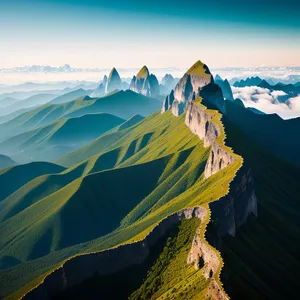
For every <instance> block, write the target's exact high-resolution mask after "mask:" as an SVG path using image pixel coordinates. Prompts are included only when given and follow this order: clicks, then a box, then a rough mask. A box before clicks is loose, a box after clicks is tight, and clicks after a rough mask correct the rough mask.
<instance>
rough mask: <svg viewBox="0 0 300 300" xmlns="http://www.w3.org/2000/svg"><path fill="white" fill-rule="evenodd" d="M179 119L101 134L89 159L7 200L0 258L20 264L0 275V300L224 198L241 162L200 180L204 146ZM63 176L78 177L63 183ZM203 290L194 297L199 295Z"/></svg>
mask: <svg viewBox="0 0 300 300" xmlns="http://www.w3.org/2000/svg"><path fill="white" fill-rule="evenodd" d="M184 119H185V115H182V116H180V117H178V118H176V117H174V116H173V115H172V114H171V113H170V112H168V113H165V114H163V115H161V114H159V113H155V114H153V115H151V116H149V117H148V118H146V119H144V120H142V121H140V122H139V123H137V124H135V125H133V126H131V127H128V128H125V129H123V130H114V131H113V132H111V133H107V134H104V135H103V136H102V137H101V139H102V140H103V139H104V140H105V138H106V139H107V144H106V145H104V146H103V144H102V143H99V144H97V143H96V144H94V143H92V144H90V145H89V147H90V148H93V147H98V148H97V151H98V153H97V154H96V155H95V156H88V157H87V158H86V159H87V160H86V161H83V162H82V161H81V162H79V164H77V165H75V166H72V167H71V168H70V169H69V170H65V171H63V172H61V173H60V174H57V175H55V177H53V176H47V177H45V176H44V177H43V176H42V177H38V178H36V179H34V180H33V181H31V182H29V183H28V184H27V185H25V186H24V187H22V188H21V189H19V190H18V191H16V192H15V193H14V194H13V195H12V196H11V197H12V198H11V199H10V200H9V201H8V199H9V198H7V199H6V200H5V202H4V205H3V208H2V209H3V211H4V213H3V214H2V215H1V217H2V220H3V222H2V223H1V226H0V241H1V251H0V256H1V258H2V260H7V258H8V257H9V259H10V260H11V261H18V262H19V264H17V265H15V266H12V267H11V268H9V269H5V270H2V271H1V272H0V278H1V280H0V282H1V283H0V285H1V286H0V290H1V295H0V296H2V297H3V296H5V295H8V294H11V293H12V292H14V291H16V290H18V289H20V288H22V287H24V286H25V285H26V284H27V283H28V284H29V285H28V286H25V290H26V289H28V288H29V287H30V286H32V284H35V282H37V281H32V280H34V279H36V280H39V279H38V278H39V276H41V275H43V274H44V273H46V272H49V271H50V270H51V269H52V268H53V267H55V266H56V265H57V264H58V263H61V262H62V261H64V260H65V259H66V258H68V257H70V256H73V255H75V254H77V253H82V252H90V251H99V250H103V249H107V248H111V247H114V246H116V245H119V244H123V243H128V242H134V241H137V240H140V239H143V238H144V237H145V236H146V235H147V234H148V233H149V232H150V231H151V230H152V228H153V227H154V226H155V225H156V224H157V223H158V222H160V221H161V220H162V219H164V218H165V217H167V216H169V215H170V214H172V213H175V212H177V211H180V210H182V209H184V208H186V207H194V206H198V205H200V204H205V203H207V202H210V201H213V200H214V199H218V198H219V197H220V196H221V195H224V194H225V193H226V192H227V191H228V185H229V183H230V181H231V180H232V177H233V176H234V174H235V171H236V170H237V168H239V166H240V160H239V159H238V160H237V161H236V162H235V163H233V164H231V165H230V166H228V167H227V168H225V169H224V170H223V171H222V172H221V173H219V174H218V173H217V174H215V175H213V176H211V177H209V178H208V179H205V178H204V176H203V171H204V167H205V164H206V161H207V159H208V155H209V152H210V148H209V147H208V148H204V147H203V143H202V142H201V141H200V140H199V138H198V137H197V136H196V135H194V134H193V133H192V132H191V131H190V130H189V128H187V127H186V125H185V123H184ZM107 137H108V138H107ZM101 144H102V146H100V145H101ZM91 145H93V146H91ZM101 147H102V148H101ZM103 155H109V156H112V157H113V158H112V159H111V160H106V159H105V160H103V161H105V162H107V161H110V162H112V165H103V164H102V163H101V162H99V159H100V160H101V157H102V156H103ZM237 158H238V157H237ZM95 162H96V163H95ZM99 170H100V171H99ZM73 172H74V173H73ZM69 173H73V174H75V173H76V175H74V178H75V177H77V179H75V180H73V181H71V182H70V177H71V176H70V175H66V174H69ZM72 176H73V175H72ZM53 178H55V179H53ZM66 178H67V179H66ZM72 179H73V178H72ZM72 179H71V180H72ZM62 181H64V182H63V183H61V182H62ZM44 182H47V183H46V184H44ZM39 183H41V186H42V187H43V186H47V191H46V192H44V191H43V190H44V189H43V188H40V187H39ZM57 186H58V187H57ZM52 188H53V190H51V189H52ZM51 191H52V193H51ZM14 199H15V200H14ZM14 201H15V202H14ZM11 203H12V204H11ZM25 207H26V209H20V208H25ZM12 241H13V242H12ZM182 259H183V258H182ZM171 270H172V269H170V272H171ZM195 274H198V275H200V274H201V273H199V271H198V272H195ZM198 275H197V276H196V277H195V278H198ZM11 278H14V279H13V280H11ZM31 281H32V282H31ZM205 286H206V284H204V283H203V284H202V290H201V291H200V290H197V293H196V294H198V295H199V293H200V294H201V293H204V294H205ZM203 289H204V290H203ZM22 291H23V292H24V290H22V289H21V290H20V291H19V292H17V294H18V293H23V292H22ZM17 294H15V296H13V297H16V295H17Z"/></svg>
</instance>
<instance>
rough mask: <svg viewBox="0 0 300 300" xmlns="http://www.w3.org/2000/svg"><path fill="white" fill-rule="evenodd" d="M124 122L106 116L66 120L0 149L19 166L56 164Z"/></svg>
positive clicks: (7, 142)
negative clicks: (63, 156) (54, 161)
mask: <svg viewBox="0 0 300 300" xmlns="http://www.w3.org/2000/svg"><path fill="white" fill-rule="evenodd" d="M123 122H124V120H123V119H121V118H119V117H116V116H113V115H110V114H106V113H101V114H90V115H84V116H82V117H78V118H65V119H61V120H59V121H55V122H53V123H51V124H49V125H47V126H44V127H40V128H38V129H34V130H31V131H28V132H25V133H21V134H19V135H17V136H14V137H12V138H10V139H8V140H6V141H4V142H2V143H0V149H1V151H2V152H3V153H10V155H11V156H12V157H14V158H15V159H17V160H18V161H20V162H28V161H32V160H46V161H53V160H55V159H57V158H59V157H61V156H62V155H63V154H66V153H68V152H71V151H72V150H75V149H77V148H80V147H81V146H83V145H85V144H88V143H89V142H91V141H93V140H94V139H95V138H97V137H98V136H99V135H101V134H103V133H104V132H106V131H108V130H110V129H112V128H114V127H116V126H118V125H120V124H121V123H123Z"/></svg>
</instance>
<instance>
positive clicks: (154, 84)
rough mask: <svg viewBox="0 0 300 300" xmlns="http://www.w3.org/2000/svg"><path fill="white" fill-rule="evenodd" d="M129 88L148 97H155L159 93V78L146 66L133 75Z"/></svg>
mask: <svg viewBox="0 0 300 300" xmlns="http://www.w3.org/2000/svg"><path fill="white" fill-rule="evenodd" d="M129 89H130V90H132V91H134V92H136V93H139V94H142V95H144V96H147V97H153V98H155V97H157V96H158V95H159V83H158V80H157V78H156V76H155V75H153V74H150V72H149V70H148V68H147V67H146V66H143V67H142V69H141V70H140V71H139V72H138V73H137V75H136V76H133V78H132V80H131V83H130V86H129Z"/></svg>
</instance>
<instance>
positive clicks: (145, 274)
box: [57, 218, 208, 300]
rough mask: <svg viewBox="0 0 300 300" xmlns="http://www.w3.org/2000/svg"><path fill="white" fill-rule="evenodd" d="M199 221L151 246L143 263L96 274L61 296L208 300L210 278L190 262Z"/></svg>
mask: <svg viewBox="0 0 300 300" xmlns="http://www.w3.org/2000/svg"><path fill="white" fill-rule="evenodd" d="M199 223H200V222H199V219H197V218H194V219H188V220H183V221H181V223H180V224H178V225H174V227H173V228H171V229H170V230H168V231H167V232H166V233H165V234H164V236H163V237H161V238H160V239H159V240H158V241H157V243H156V244H155V245H153V246H152V247H150V249H149V250H150V254H149V256H148V257H147V259H146V260H145V261H144V262H143V263H141V264H139V265H133V266H131V267H130V268H126V269H124V270H122V271H119V272H117V273H115V274H112V275H108V276H97V275H96V276H95V277H94V278H92V279H90V280H87V281H86V282H84V283H83V284H80V285H77V286H75V287H74V288H71V289H69V290H67V291H66V292H64V293H61V294H60V295H59V296H58V297H57V299H74V298H76V297H82V298H83V297H84V296H85V297H86V296H88V297H89V299H98V298H99V295H101V298H103V299H132V300H133V299H182V298H185V299H202V298H203V299H205V292H206V288H207V286H208V281H207V280H206V279H205V278H204V277H203V276H202V269H198V270H196V269H195V268H194V266H193V265H188V264H187V263H186V259H187V254H188V252H189V251H190V248H191V243H192V240H193V237H194V235H195V232H196V230H197V229H198V227H199ZM129 274H130V276H129ZM116 286H118V289H116V288H115V287H116Z"/></svg>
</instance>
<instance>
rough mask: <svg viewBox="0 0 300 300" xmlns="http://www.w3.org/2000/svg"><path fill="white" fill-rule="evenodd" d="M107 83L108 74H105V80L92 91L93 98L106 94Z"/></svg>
mask: <svg viewBox="0 0 300 300" xmlns="http://www.w3.org/2000/svg"><path fill="white" fill-rule="evenodd" d="M106 84H107V76H106V75H104V77H103V80H102V81H101V83H100V84H99V85H98V86H97V88H96V89H95V90H94V91H93V92H92V93H91V97H92V98H97V97H102V96H103V95H104V94H105V87H106Z"/></svg>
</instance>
